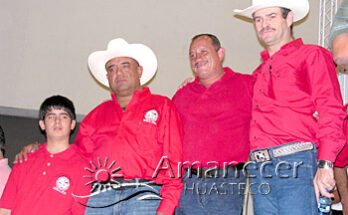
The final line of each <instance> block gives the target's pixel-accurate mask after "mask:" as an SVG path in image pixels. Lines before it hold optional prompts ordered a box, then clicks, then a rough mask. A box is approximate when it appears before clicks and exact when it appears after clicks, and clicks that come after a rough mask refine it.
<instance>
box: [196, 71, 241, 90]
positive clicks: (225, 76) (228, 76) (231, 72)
mask: <svg viewBox="0 0 348 215" xmlns="http://www.w3.org/2000/svg"><path fill="white" fill-rule="evenodd" d="M223 70H224V72H225V74H224V75H223V76H222V77H221V78H220V79H219V80H218V81H216V82H215V83H214V84H212V85H211V86H213V85H215V84H217V83H219V82H223V81H225V80H227V79H229V78H230V77H232V76H233V75H234V74H235V72H233V71H232V69H230V68H228V67H224V68H223ZM193 83H194V85H193V86H196V87H199V88H204V89H205V88H206V87H205V86H204V85H203V84H201V83H199V77H198V76H197V77H196V78H195V80H194V81H193ZM211 86H210V87H211Z"/></svg>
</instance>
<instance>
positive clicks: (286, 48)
mask: <svg viewBox="0 0 348 215" xmlns="http://www.w3.org/2000/svg"><path fill="white" fill-rule="evenodd" d="M302 45H303V41H302V39H301V38H299V39H296V40H293V41H291V42H289V43H287V44H285V45H283V46H282V47H281V48H280V49H279V50H278V51H277V52H276V53H275V54H282V55H287V54H288V53H290V52H292V51H293V50H294V49H298V48H299V47H301V46H302ZM260 55H261V58H262V59H263V61H266V60H268V59H269V58H270V56H269V53H268V50H267V49H266V50H264V51H262V52H261V53H260Z"/></svg>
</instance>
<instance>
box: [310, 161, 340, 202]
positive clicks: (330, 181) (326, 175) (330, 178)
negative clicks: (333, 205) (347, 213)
mask: <svg viewBox="0 0 348 215" xmlns="http://www.w3.org/2000/svg"><path fill="white" fill-rule="evenodd" d="M313 184H314V190H315V195H316V197H317V201H319V194H321V195H323V196H326V197H328V198H333V197H334V195H333V194H332V193H329V192H327V190H332V189H333V188H334V187H335V179H334V174H333V169H332V168H324V169H321V168H317V173H316V174H315V177H314V180H313Z"/></svg>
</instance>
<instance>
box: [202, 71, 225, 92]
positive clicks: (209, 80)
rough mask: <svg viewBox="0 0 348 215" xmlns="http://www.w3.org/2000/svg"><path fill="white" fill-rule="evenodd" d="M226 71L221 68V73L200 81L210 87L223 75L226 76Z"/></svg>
mask: <svg viewBox="0 0 348 215" xmlns="http://www.w3.org/2000/svg"><path fill="white" fill-rule="evenodd" d="M224 74H225V71H224V70H223V69H222V68H221V73H219V74H218V75H216V76H213V77H209V78H205V79H201V78H200V79H199V83H201V84H203V85H204V86H205V87H206V88H209V87H210V86H211V85H213V84H214V83H215V82H217V81H218V80H220V79H221V77H222V76H224Z"/></svg>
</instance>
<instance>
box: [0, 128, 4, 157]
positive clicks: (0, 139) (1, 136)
mask: <svg viewBox="0 0 348 215" xmlns="http://www.w3.org/2000/svg"><path fill="white" fill-rule="evenodd" d="M0 150H1V152H2V155H3V156H5V133H4V130H2V127H1V125H0Z"/></svg>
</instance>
